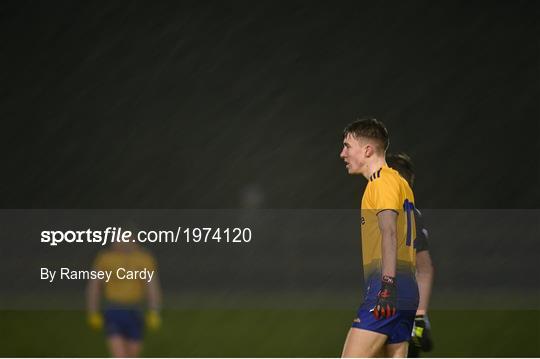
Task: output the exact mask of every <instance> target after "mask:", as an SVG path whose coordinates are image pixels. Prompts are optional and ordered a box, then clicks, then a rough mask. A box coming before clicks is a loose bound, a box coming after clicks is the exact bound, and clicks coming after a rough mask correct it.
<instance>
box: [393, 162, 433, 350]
mask: <svg viewBox="0 0 540 359" xmlns="http://www.w3.org/2000/svg"><path fill="white" fill-rule="evenodd" d="M386 162H387V163H388V166H390V167H391V168H393V169H395V170H397V171H398V172H399V174H400V175H401V176H402V177H403V178H405V179H406V180H407V182H409V185H410V186H411V187H413V186H414V179H415V173H414V166H413V163H412V160H411V158H410V157H409V156H407V155H406V154H404V153H397V154H388V155H387V156H386ZM414 213H415V220H416V240H415V241H414V248H415V249H416V281H417V282H418V291H419V292H420V302H419V304H418V310H417V311H416V318H415V320H414V327H413V331H412V338H411V341H410V343H409V355H408V356H409V357H411V358H417V357H419V354H420V352H421V351H423V352H429V351H431V350H432V348H433V341H432V339H431V325H430V323H429V319H428V315H427V311H428V307H429V299H430V297H431V288H432V285H433V276H434V269H433V263H432V261H431V256H430V254H429V247H428V242H427V239H428V231H427V229H426V228H425V227H424V222H423V220H422V213H421V212H420V210H418V209H417V208H416V207H415V208H414Z"/></svg>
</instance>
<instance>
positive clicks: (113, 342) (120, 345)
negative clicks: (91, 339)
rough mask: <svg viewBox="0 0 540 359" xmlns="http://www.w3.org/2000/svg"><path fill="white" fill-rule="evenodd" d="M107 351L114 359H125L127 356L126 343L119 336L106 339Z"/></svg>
mask: <svg viewBox="0 0 540 359" xmlns="http://www.w3.org/2000/svg"><path fill="white" fill-rule="evenodd" d="M107 344H108V345H109V351H110V352H111V356H112V357H114V358H125V357H127V356H128V353H127V350H126V349H127V347H126V341H125V339H124V338H123V337H122V336H121V335H110V336H108V337H107Z"/></svg>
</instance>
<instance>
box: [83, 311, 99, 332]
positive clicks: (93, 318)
mask: <svg viewBox="0 0 540 359" xmlns="http://www.w3.org/2000/svg"><path fill="white" fill-rule="evenodd" d="M86 320H87V322H88V326H89V327H90V328H92V329H93V330H100V329H101V328H103V316H102V315H101V313H99V312H90V313H88V316H87V318H86Z"/></svg>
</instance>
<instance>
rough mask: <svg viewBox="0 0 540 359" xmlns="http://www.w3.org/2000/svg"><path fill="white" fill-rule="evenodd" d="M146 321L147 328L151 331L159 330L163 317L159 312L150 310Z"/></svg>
mask: <svg viewBox="0 0 540 359" xmlns="http://www.w3.org/2000/svg"><path fill="white" fill-rule="evenodd" d="M145 321H146V326H147V327H148V329H150V330H157V329H159V327H161V317H160V315H159V312H158V311H157V310H149V311H148V312H147V313H146V318H145Z"/></svg>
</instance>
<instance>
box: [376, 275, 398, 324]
mask: <svg viewBox="0 0 540 359" xmlns="http://www.w3.org/2000/svg"><path fill="white" fill-rule="evenodd" d="M396 302H397V295H396V280H395V278H394V277H390V276H387V275H383V278H382V282H381V290H380V291H379V294H377V303H376V304H375V307H373V309H372V311H373V315H374V316H375V319H377V320H379V319H384V318H390V317H391V316H393V315H395V314H396Z"/></svg>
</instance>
